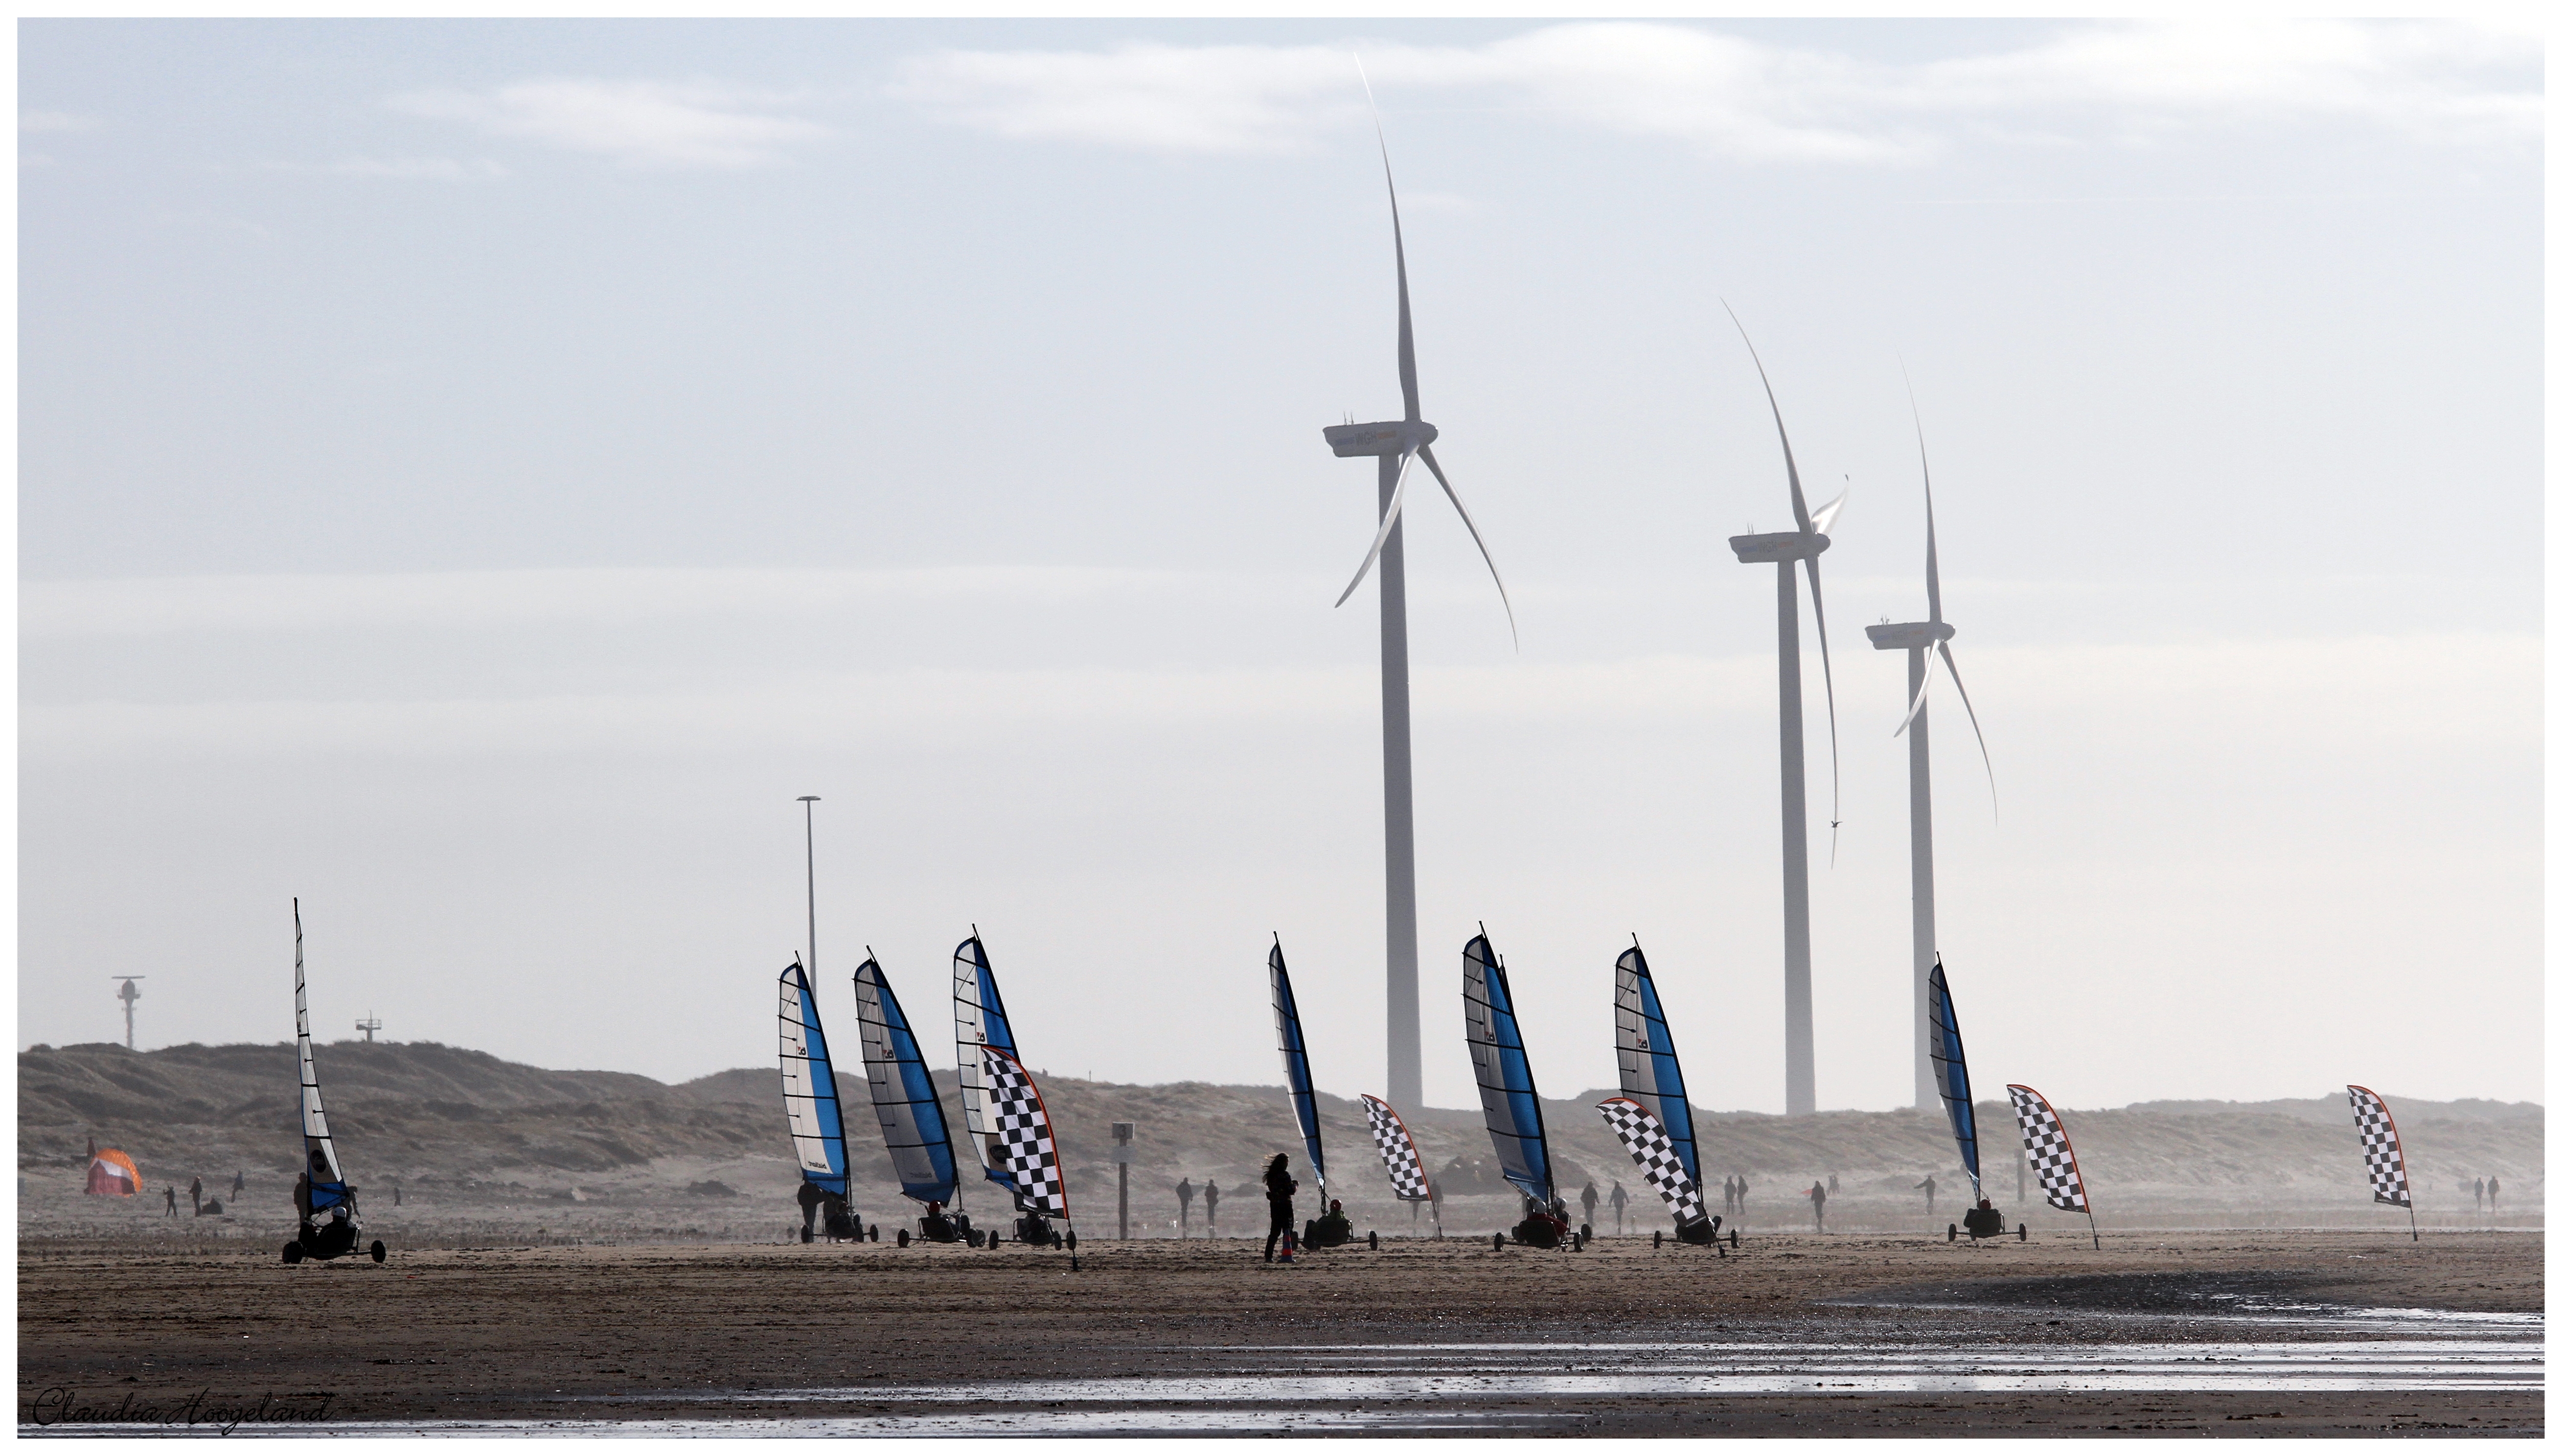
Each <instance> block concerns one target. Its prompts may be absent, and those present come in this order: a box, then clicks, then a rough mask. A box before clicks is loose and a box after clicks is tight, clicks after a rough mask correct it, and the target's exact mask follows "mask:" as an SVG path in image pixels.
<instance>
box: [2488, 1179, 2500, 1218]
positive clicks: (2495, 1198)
mask: <svg viewBox="0 0 2562 1456" xmlns="http://www.w3.org/2000/svg"><path fill="white" fill-rule="evenodd" d="M2490 1216H2491V1217H2493V1218H2497V1217H2498V1216H2499V1175H2498V1174H2492V1175H2491V1178H2490Z"/></svg>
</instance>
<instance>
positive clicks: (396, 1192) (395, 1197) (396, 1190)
mask: <svg viewBox="0 0 2562 1456" xmlns="http://www.w3.org/2000/svg"><path fill="white" fill-rule="evenodd" d="M392 1206H393V1207H395V1208H397V1207H399V1206H400V1184H399V1183H394V1184H392Z"/></svg>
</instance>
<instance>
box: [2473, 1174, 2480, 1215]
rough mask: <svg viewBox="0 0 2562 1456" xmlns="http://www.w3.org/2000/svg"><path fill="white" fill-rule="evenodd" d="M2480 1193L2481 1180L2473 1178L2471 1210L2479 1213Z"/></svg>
mask: <svg viewBox="0 0 2562 1456" xmlns="http://www.w3.org/2000/svg"><path fill="white" fill-rule="evenodd" d="M2481 1195H2482V1181H2481V1180H2480V1179H2474V1180H2473V1211H2474V1212H2476V1213H2479V1212H2480V1211H2481Z"/></svg>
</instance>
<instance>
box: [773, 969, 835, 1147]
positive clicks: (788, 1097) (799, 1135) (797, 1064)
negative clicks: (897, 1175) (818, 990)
mask: <svg viewBox="0 0 2562 1456" xmlns="http://www.w3.org/2000/svg"><path fill="white" fill-rule="evenodd" d="M781 989H782V1003H781V1005H780V1006H779V1007H778V1009H777V1011H776V1023H777V1029H778V1032H779V1035H780V1039H781V1042H782V1060H783V1115H784V1118H785V1120H786V1121H787V1122H788V1123H789V1124H790V1125H791V1129H792V1151H793V1153H794V1154H795V1155H796V1156H798V1157H799V1158H800V1160H801V1177H802V1178H803V1179H804V1180H806V1181H807V1182H809V1183H814V1184H816V1185H817V1186H818V1187H819V1188H820V1190H822V1191H823V1192H828V1193H833V1194H835V1195H836V1196H837V1197H840V1198H841V1197H844V1196H846V1194H847V1192H848V1190H849V1188H850V1186H851V1180H850V1177H849V1172H848V1166H847V1164H846V1162H845V1123H844V1118H843V1117H842V1115H841V1114H840V1112H839V1110H838V1108H837V1105H836V1069H835V1064H834V1062H833V1061H832V1060H830V1059H829V1057H828V1055H827V1033H826V1030H825V1029H824V1028H823V1027H822V1026H821V1025H820V1023H819V999H818V997H817V996H816V995H815V994H813V993H812V991H811V989H810V978H809V976H808V975H807V974H806V973H805V972H803V971H802V969H801V963H800V962H799V961H794V962H793V963H792V964H791V965H789V966H787V967H785V968H783V976H782V988H781Z"/></svg>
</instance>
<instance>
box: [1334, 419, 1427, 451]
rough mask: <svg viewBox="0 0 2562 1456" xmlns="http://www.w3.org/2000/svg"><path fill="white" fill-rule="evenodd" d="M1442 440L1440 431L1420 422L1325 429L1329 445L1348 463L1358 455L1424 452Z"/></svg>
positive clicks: (1384, 421) (1397, 421)
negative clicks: (1429, 446)
mask: <svg viewBox="0 0 2562 1456" xmlns="http://www.w3.org/2000/svg"><path fill="white" fill-rule="evenodd" d="M1440 438H1441V432H1440V431H1438V430H1436V429H1434V428H1432V427H1431V426H1429V425H1426V424H1424V423H1423V422H1422V421H1420V420H1383V421H1380V422H1378V423H1376V424H1373V425H1329V426H1327V427H1326V444H1327V445H1329V446H1331V447H1333V448H1334V452H1335V454H1336V455H1339V456H1342V457H1344V458H1346V459H1350V458H1352V457H1354V456H1356V455H1404V454H1406V453H1407V452H1409V451H1418V450H1421V449H1422V448H1423V447H1425V446H1427V445H1430V444H1431V443H1432V442H1434V441H1436V440H1439V439H1440Z"/></svg>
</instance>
